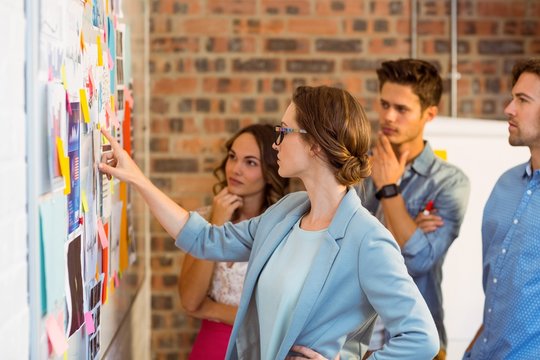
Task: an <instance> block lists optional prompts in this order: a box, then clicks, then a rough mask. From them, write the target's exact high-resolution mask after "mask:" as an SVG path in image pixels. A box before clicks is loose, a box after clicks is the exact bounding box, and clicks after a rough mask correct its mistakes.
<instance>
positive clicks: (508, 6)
mask: <svg viewBox="0 0 540 360" xmlns="http://www.w3.org/2000/svg"><path fill="white" fill-rule="evenodd" d="M526 9H527V6H526V4H525V2H524V1H522V0H513V1H511V2H510V1H506V0H503V1H500V0H499V1H494V0H478V2H477V4H476V14H477V16H494V17H501V18H504V17H508V16H517V17H523V16H525V15H526Z"/></svg>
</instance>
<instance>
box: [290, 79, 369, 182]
mask: <svg viewBox="0 0 540 360" xmlns="http://www.w3.org/2000/svg"><path fill="white" fill-rule="evenodd" d="M292 101H293V103H294V105H295V106H296V121H297V123H298V126H299V127H300V128H302V129H305V130H306V131H307V134H306V139H307V141H308V142H310V143H313V144H318V145H319V146H320V148H321V149H322V151H323V153H324V154H325V155H326V156H325V158H326V160H327V161H328V163H329V164H330V166H332V168H333V169H335V176H336V179H337V181H338V182H339V183H340V184H342V185H353V184H356V183H358V182H360V181H361V180H362V179H364V178H366V177H368V176H369V175H370V173H371V167H370V164H369V160H368V156H367V152H368V150H369V141H370V134H371V129H370V125H369V121H368V119H367V117H366V114H365V112H364V109H363V108H362V106H361V105H360V103H358V101H357V100H356V99H355V98H354V97H352V95H351V94H349V93H348V92H347V91H345V90H342V89H338V88H332V87H328V86H318V87H310V86H300V87H298V88H297V89H296V91H295V92H294V95H293V99H292Z"/></svg>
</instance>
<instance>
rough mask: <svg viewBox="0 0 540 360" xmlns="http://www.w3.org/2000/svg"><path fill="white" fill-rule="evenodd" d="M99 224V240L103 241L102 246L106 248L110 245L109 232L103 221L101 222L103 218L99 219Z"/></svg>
mask: <svg viewBox="0 0 540 360" xmlns="http://www.w3.org/2000/svg"><path fill="white" fill-rule="evenodd" d="M97 225H98V236H99V241H100V242H101V248H102V249H106V248H108V247H109V239H107V234H105V228H104V227H103V223H102V222H101V219H98V221H97Z"/></svg>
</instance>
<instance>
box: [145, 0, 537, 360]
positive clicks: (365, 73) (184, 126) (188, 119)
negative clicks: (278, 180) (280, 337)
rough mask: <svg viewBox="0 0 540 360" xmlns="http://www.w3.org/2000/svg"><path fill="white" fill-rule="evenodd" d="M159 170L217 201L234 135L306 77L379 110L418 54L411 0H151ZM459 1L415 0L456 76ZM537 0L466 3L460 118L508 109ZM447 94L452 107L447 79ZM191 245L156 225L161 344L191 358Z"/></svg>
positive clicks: (177, 194)
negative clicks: (389, 85) (185, 255)
mask: <svg viewBox="0 0 540 360" xmlns="http://www.w3.org/2000/svg"><path fill="white" fill-rule="evenodd" d="M150 6H151V19H150V21H151V24H150V27H151V28H150V31H151V34H150V51H151V54H150V71H151V85H150V86H151V92H152V96H151V102H150V111H151V125H150V150H151V156H150V163H149V165H150V174H151V177H152V180H153V181H154V182H155V183H156V184H157V185H158V186H159V187H160V188H162V189H163V190H164V191H165V192H166V193H167V194H169V195H170V196H171V197H172V198H173V199H175V200H176V201H177V202H178V203H180V204H182V205H183V206H185V207H186V208H188V209H194V208H197V207H199V206H201V205H204V204H208V203H209V202H210V199H211V187H212V185H213V183H214V179H213V177H212V175H211V170H212V169H213V168H214V167H215V166H216V165H217V164H218V162H219V160H221V157H222V156H223V153H222V152H221V147H222V145H223V142H224V140H225V139H227V138H228V137H229V136H230V135H231V134H232V133H234V132H235V131H236V130H238V129H239V128H240V127H242V126H244V125H246V124H249V123H253V122H268V123H279V121H280V119H281V115H282V112H283V111H284V109H285V108H286V106H287V105H288V102H289V99H290V96H291V93H292V91H293V89H294V88H295V87H296V86H298V85H302V84H309V85H318V84H328V85H334V86H340V87H344V88H347V89H348V90H349V91H351V92H352V93H353V94H354V95H356V96H357V97H358V98H359V99H360V101H361V102H362V103H363V104H364V106H365V107H366V109H367V111H368V114H369V116H370V118H371V119H372V120H375V119H376V116H375V114H374V112H373V104H374V101H375V100H376V96H377V89H378V83H377V79H376V75H375V72H374V70H375V68H376V67H377V66H378V65H379V63H380V61H383V60H386V59H396V58H400V57H408V56H410V51H411V47H410V42H411V37H410V28H411V25H410V21H411V19H410V18H411V16H410V15H411V3H410V0H401V1H400V0H334V1H330V0H200V1H199V0H154V1H151V3H150ZM449 14H450V3H449V1H442V0H431V1H427V0H419V1H418V15H419V16H418V56H419V57H422V58H425V59H427V60H431V61H433V62H435V63H436V64H437V66H438V67H439V68H440V69H441V71H442V74H443V77H445V79H448V73H449V72H450V35H449V34H450V15H449ZM539 15H540V1H524V0H514V1H512V2H511V1H510V0H507V1H502V0H498V1H497V0H489V1H488V0H477V1H472V0H470V1H465V0H460V1H459V24H458V25H459V43H458V45H459V71H460V72H461V73H462V79H461V80H460V81H459V83H458V85H459V95H460V96H459V99H458V100H459V103H458V110H459V116H466V117H470V116H472V117H480V118H503V114H502V107H503V105H502V104H503V102H504V99H506V98H507V97H508V89H509V88H508V80H507V79H508V71H509V68H510V67H511V65H512V63H513V62H514V61H515V60H516V59H518V58H523V57H526V56H529V55H532V54H539V53H540V40H538V38H539V37H538V32H539V31H540V26H538V25H539V24H538V20H537V19H538V17H539ZM445 83H446V89H445V93H444V96H443V101H442V109H441V110H442V111H441V113H442V114H443V115H449V106H450V105H449V104H450V101H449V89H448V88H449V84H450V81H449V80H447V81H446V82H445ZM181 265H182V254H181V252H180V251H178V250H177V249H176V248H175V247H174V244H173V241H172V239H170V238H169V236H168V235H167V234H166V233H165V232H164V231H163V229H162V228H161V226H160V225H159V224H157V223H156V222H155V220H153V223H152V226H151V268H152V277H151V287H152V310H151V311H152V337H151V346H152V354H153V357H154V358H155V359H169V358H170V359H184V358H186V356H187V354H188V353H189V349H190V346H191V340H192V339H193V337H194V334H195V333H196V331H197V325H198V322H197V321H194V320H192V319H190V318H188V317H186V316H184V315H183V313H182V310H181V307H180V302H179V298H178V295H177V277H178V272H179V270H180V268H181Z"/></svg>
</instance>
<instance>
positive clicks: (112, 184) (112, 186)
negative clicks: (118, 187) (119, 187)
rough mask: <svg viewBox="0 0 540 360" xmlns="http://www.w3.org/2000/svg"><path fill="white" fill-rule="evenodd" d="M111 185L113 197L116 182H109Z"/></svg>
mask: <svg viewBox="0 0 540 360" xmlns="http://www.w3.org/2000/svg"><path fill="white" fill-rule="evenodd" d="M109 185H110V186H111V195H114V181H109Z"/></svg>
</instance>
